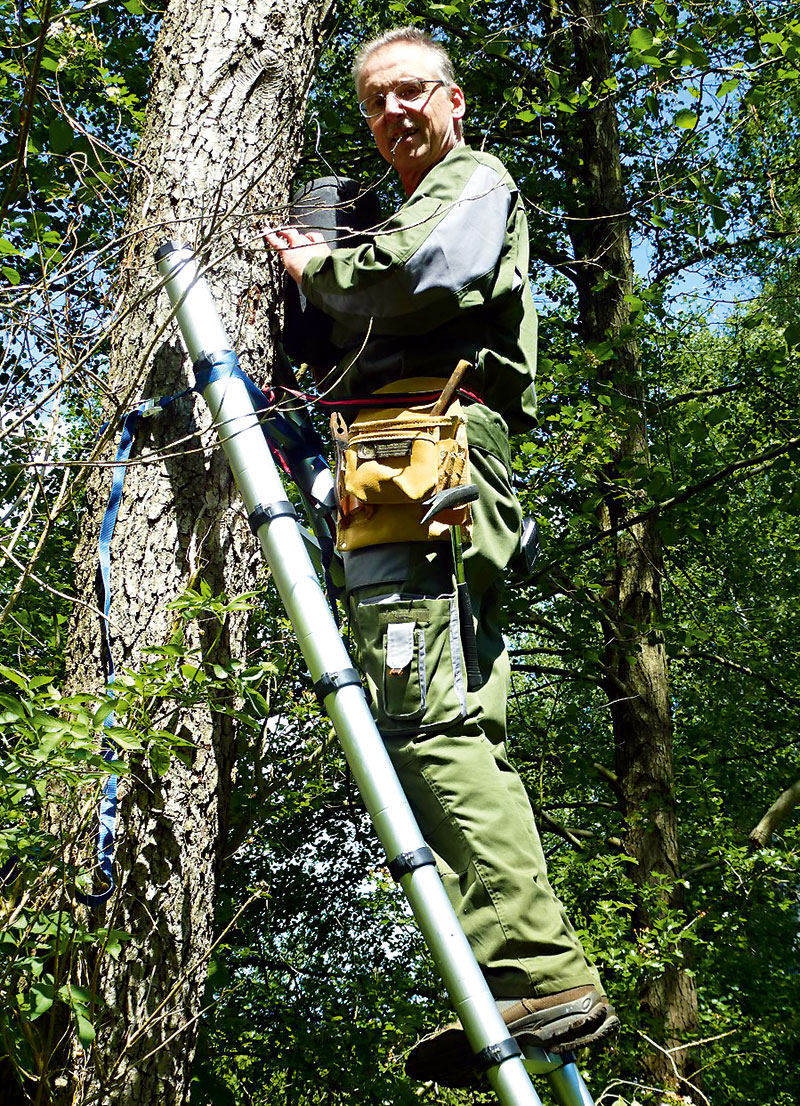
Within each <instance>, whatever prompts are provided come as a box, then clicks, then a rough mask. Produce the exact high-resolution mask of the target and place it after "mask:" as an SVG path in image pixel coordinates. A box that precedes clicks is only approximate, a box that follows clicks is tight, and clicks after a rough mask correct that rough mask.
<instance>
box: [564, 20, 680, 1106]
mask: <svg viewBox="0 0 800 1106" xmlns="http://www.w3.org/2000/svg"><path fill="white" fill-rule="evenodd" d="M554 8H555V6H553V5H550V4H549V3H548V4H547V5H546V7H545V19H546V20H547V22H548V24H549V26H550V27H551V29H553V30H555V29H556V19H555V10H554ZM563 11H564V16H565V17H566V18H565V21H564V23H562V32H565V34H564V37H563V38H562V41H563V42H565V44H566V43H569V45H565V47H564V49H565V51H567V53H566V55H565V58H564V61H565V63H566V65H567V66H568V67H569V69H570V70H571V72H572V75H573V78H574V81H575V85H576V87H577V86H579V85H583V87H584V88H587V87H588V88H590V89H591V90H592V92H593V93H594V94H595V96H596V100H595V102H594V103H593V104H591V106H586V105H583V106H581V107H579V108H578V111H577V113H576V115H575V116H573V117H571V119H572V121H569V122H567V123H566V124H565V126H564V132H563V134H564V141H563V146H562V153H563V155H564V157H565V159H566V162H567V164H568V165H569V166H570V167H571V173H572V178H573V179H572V181H571V182H570V184H571V190H570V196H571V197H572V198H571V201H570V211H569V214H570V215H573V216H575V218H574V219H572V220H570V221H569V223H568V227H569V234H570V237H571V242H572V247H573V251H574V256H575V259H576V262H577V265H576V267H575V272H576V273H577V274H578V275H577V277H576V283H577V287H578V296H579V311H580V327H581V333H582V337H583V339H584V340H585V342H586V343H587V345H589V347H590V348H591V344H592V343H600V342H605V341H609V340H610V341H611V342H612V343H613V347H614V356H613V358H612V359H611V360H609V361H608V362H606V363H605V365H604V366H603V374H602V376H601V383H602V384H603V385H605V386H610V387H611V388H613V390H614V391H615V392H616V394H617V396H622V397H626V400H627V410H626V413H625V419H624V426H623V429H622V430H621V432H620V435H619V440H618V443H617V450H616V455H615V456H614V458H613V460H612V461H611V462H610V463H609V464H608V465H607V466H606V467H605V469H604V471H603V472H602V473H600V474H599V478H600V482H601V490H602V491H603V497H602V504H601V507H600V524H601V527H602V528H603V529H604V530H606V531H608V533H609V543H610V546H611V549H612V551H613V555H612V559H611V568H610V570H609V572H608V576H607V580H606V590H605V596H604V601H603V603H602V607H601V616H600V617H601V624H602V630H603V635H604V641H605V655H604V664H605V671H606V672H607V673H608V676H607V678H606V680H605V685H604V690H605V691H606V693H607V695H608V700H609V703H610V711H611V720H612V729H613V737H614V756H615V772H616V778H617V795H618V798H619V802H620V805H621V809H622V814H623V817H624V820H625V826H626V833H625V841H624V847H625V852H626V853H627V854H628V855H630V856H632V857H633V858H634V859H635V862H636V863H635V864H634V865H632V867H631V874H632V877H633V879H634V880H635V881H636V882H637V883H638V884H639V885H640V886H641V887H642V888H645V887H658V886H659V883H660V881H661V880H662V879H663V881H664V889H663V890H661V891H660V893H659V894H660V898H661V900H662V901H663V902H664V904H665V905H666V906H667V907H669V908H678V909H680V907H681V905H682V900H681V893H680V889H679V888H675V887H674V882H675V879H676V877H677V875H678V872H679V870H680V869H679V863H678V860H679V856H678V823H677V812H676V805H675V794H674V775H673V757H672V738H673V729H672V713H671V705H670V684H669V674H668V671H667V659H666V653H665V649H664V643H663V640H662V636H661V634H660V632H659V631H658V629H657V628H656V627H657V626H658V624H659V622H660V615H661V592H660V580H661V572H662V550H661V544H660V540H659V537H658V533H657V531H656V528H655V523H654V520H648V521H646V522H643V523H639V524H637V525H635V526H629V525H628V520H629V519H630V517H631V516H632V515H634V514H636V513H637V502H636V495H635V493H631V492H630V491H629V490H627V489H626V487H625V481H624V477H622V474H623V473H624V472H625V471H629V470H630V465H631V462H634V463H635V464H636V465H639V466H647V465H648V464H649V449H648V438H647V435H648V427H647V421H646V418H645V413H644V403H643V401H644V390H643V384H642V379H641V349H640V346H639V343H638V341H637V339H636V337H635V334H633V333H631V328H630V321H631V320H630V309H629V305H628V303H627V302H626V300H625V298H624V297H625V296H626V295H628V294H630V293H632V292H633V276H634V268H633V261H632V257H631V243H630V236H629V230H628V218H627V215H626V212H627V209H628V204H627V200H626V196H625V189H624V183H623V174H622V166H621V160H620V141H619V127H618V120H617V114H616V109H615V105H614V101H613V98H612V96H611V95H610V94H609V93H608V91H607V88H608V86H606V85H604V81H606V79H607V78H610V77H612V76H613V73H612V69H611V64H610V59H609V54H608V47H607V43H606V40H605V37H604V32H603V15H602V10H601V6H600V5H599V4H598V3H596V0H567V3H566V4H565V5H564V9H563ZM584 82H588V84H586V85H584ZM621 477H622V478H621ZM633 924H634V929H635V932H636V934H639V935H642V934H643V933H644V932H645V931H646V930H647V928H648V926H649V916H648V910H647V907H646V906H645V897H644V896H643V898H642V899H641V900H640V903H639V906H638V909H637V911H636V914H635V916H634V922H633ZM641 1001H642V1007H643V1009H644V1010H645V1011H646V1012H647V1013H648V1014H649V1015H650V1018H651V1022H652V1024H651V1032H652V1035H653V1037H654V1039H655V1040H656V1041H657V1042H658V1043H659V1044H660V1045H662V1046H663V1047H665V1048H671V1047H673V1046H675V1045H678V1044H680V1043H681V1042H683V1041H685V1040H686V1039H687V1037H689V1036H690V1035H691V1034H692V1033H693V1031H694V1030H695V1029H696V1027H697V996H696V991H695V987H694V983H693V981H692V979H691V977H690V976H688V975H687V974H686V973H685V972H684V971H683V970H682V968H680V967H674V966H669V967H667V969H666V970H665V971H664V972H663V973H661V974H659V975H657V976H652V977H649V978H648V979H647V980H646V982H645V984H644V988H643V992H642V994H641ZM646 1065H647V1073H646V1075H647V1079H648V1081H649V1082H652V1083H655V1084H656V1085H658V1086H661V1087H665V1088H674V1089H680V1090H681V1091H682V1092H683V1093H684V1094H685V1093H686V1091H687V1087H686V1084H685V1082H684V1081H683V1078H682V1077H685V1076H686V1075H688V1074H690V1073H691V1071H692V1069H693V1066H694V1065H693V1060H692V1058H691V1056H690V1055H689V1054H688V1053H687V1052H686V1051H678V1052H676V1053H674V1054H673V1055H672V1058H670V1057H668V1056H666V1055H665V1054H664V1053H663V1052H659V1051H653V1052H650V1053H649V1054H648V1056H647V1059H646Z"/></svg>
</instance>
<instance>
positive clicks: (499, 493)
mask: <svg viewBox="0 0 800 1106" xmlns="http://www.w3.org/2000/svg"><path fill="white" fill-rule="evenodd" d="M498 452H499V451H498ZM470 465H471V469H470V471H471V480H472V482H473V483H475V484H477V486H478V489H479V492H480V498H479V499H478V502H477V504H476V505H475V507H474V523H473V538H472V543H471V545H470V546H469V548H468V549H467V550H465V557H464V561H465V570H466V576H467V581H468V583H469V588H470V593H471V598H472V605H473V615H474V622H475V628H476V640H477V646H478V655H479V660H480V665H481V672H482V675H483V679H484V683H483V686H482V687H481V688H480V689H479V690H478V691H475V692H470V691H467V690H466V676H465V672H464V667H463V658H462V652H461V645H460V637H459V627H458V610H457V603H456V599H455V596H454V587H453V580H452V556H451V551H450V546H449V543H440V542H437V543H429V544H425V543H414V544H411V543H409V544H405V545H397V546H375V547H373V548H372V549H366V550H359V551H358V555H357V556H355V557H354V556H352V555H351V556H350V557H347V558H346V576H347V588H348V598H349V609H350V618H351V622H352V625H353V628H354V633H355V637H356V648H357V653H358V655H359V660H360V664H361V666H362V669H363V671H364V673H365V675H366V679H367V685H368V690H369V694H370V698H371V703H372V710H373V713H374V715H375V719H376V722H377V725H378V728H379V730H380V732H381V734H382V736H383V739H384V741H385V743H386V747H387V749H388V751H389V754H390V756H391V759H392V762H393V764H394V766H395V769H396V771H397V773H398V775H399V777H400V782H401V784H402V786H403V788H404V790H405V793H406V795H407V797H408V801H409V803H410V805H411V808H412V810H413V811H414V814H415V816H416V818H417V820H418V822H419V825H420V829H421V831H422V834H423V836H424V838H425V840H426V841H427V842H428V844H429V845H430V847H431V848H432V849H433V851H434V853H435V854H436V858H437V865H438V868H439V871H440V873H441V875H442V878H443V880H444V883H445V887H446V889H447V893H448V895H449V897H450V900H451V902H452V903H453V906H454V908H455V910H456V913H457V915H458V918H459V921H460V922H461V925H462V926H463V928H464V932H465V933H466V936H467V938H468V940H469V942H470V945H471V946H472V948H473V950H474V952H475V956H476V958H477V960H478V963H479V964H480V966H481V968H482V970H483V972H484V974H485V976H486V979H487V981H488V983H489V986H490V988H491V990H492V992H493V994H494V995H495V997H497V998H521V997H533V996H537V995H546V994H553V993H555V992H558V991H562V990H566V989H568V988H571V987H578V986H582V985H584V984H594V985H595V986H596V987H598V988H600V981H599V978H598V976H597V973H596V971H595V969H594V968H593V967H592V966H591V965H589V964H588V963H587V961H586V958H585V955H584V952H583V949H582V947H581V944H580V941H579V940H578V938H577V936H576V934H575V932H574V930H573V929H572V927H571V925H570V924H569V922H568V920H567V918H566V916H565V914H564V910H563V907H562V906H561V903H560V902H559V901H558V899H557V898H556V896H555V894H554V892H553V890H552V888H551V886H550V884H549V882H548V879H547V872H546V864H545V859H544V855H543V853H542V847H541V844H540V842H539V835H538V833H537V830H536V826H535V824H534V819H533V812H532V810H531V807H530V803H529V801H528V797H527V794H526V792H525V788H524V786H523V784H522V781H521V780H520V778H519V776H518V774H517V773H516V771H515V770H514V769H513V768H512V767H511V765H510V764H509V761H508V759H507V755H506V700H507V695H508V687H509V679H510V666H509V660H508V654H507V651H506V648H505V644H504V641H503V636H502V634H501V632H500V627H499V623H498V613H499V605H500V592H501V584H502V574H503V570H504V569H505V567H506V565H507V564H508V561H509V559H510V558H511V557H512V556H513V555H514V553H515V551H516V550H517V548H518V546H519V535H520V523H521V511H520V507H519V504H518V502H517V500H516V497H515V496H514V494H513V492H512V490H511V486H510V478H509V472H508V468H507V466H506V463H505V462H504V460H503V459H501V456H499V455H497V453H492V452H489V451H488V450H484V449H475V448H471V449H470Z"/></svg>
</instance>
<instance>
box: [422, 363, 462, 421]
mask: <svg viewBox="0 0 800 1106" xmlns="http://www.w3.org/2000/svg"><path fill="white" fill-rule="evenodd" d="M471 368H472V365H471V363H470V362H469V361H459V362H458V364H457V365H456V367H455V368H454V369H453V371H452V373H451V374H450V379H449V380H448V381H447V383H446V384H445V386H444V388H442V394H441V395H440V396H439V398H438V399H437V400H436V402H435V403H434V405H433V409H432V410H431V414H432V415H443V414H444V413H445V411H446V410H447V407H448V404H449V403H450V400H451V399H452V398H453V395H454V394H455V390H456V388H457V387H458V386H459V384H460V383H461V378H462V377H463V375H464V373H465V372H466V371H467V369H471Z"/></svg>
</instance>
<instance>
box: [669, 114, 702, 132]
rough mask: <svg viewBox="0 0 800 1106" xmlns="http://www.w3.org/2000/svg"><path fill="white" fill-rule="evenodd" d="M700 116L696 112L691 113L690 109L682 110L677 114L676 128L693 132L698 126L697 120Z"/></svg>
mask: <svg viewBox="0 0 800 1106" xmlns="http://www.w3.org/2000/svg"><path fill="white" fill-rule="evenodd" d="M698 118H699V116H698V114H697V112H696V111H690V110H689V109H688V108H681V110H680V111H679V112H676V113H675V126H676V127H681V128H682V129H683V130H685V131H690V130H693V129H694V128H695V127H696V126H697V120H698Z"/></svg>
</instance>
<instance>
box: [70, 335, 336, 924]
mask: <svg viewBox="0 0 800 1106" xmlns="http://www.w3.org/2000/svg"><path fill="white" fill-rule="evenodd" d="M194 372H195V386H194V388H187V389H185V390H184V391H183V392H179V393H178V394H177V395H173V396H162V397H160V398H159V399H154V400H144V401H143V402H142V403H140V404H139V405H138V406H137V407H135V408H134V409H133V410H132V411H129V412H128V414H127V415H126V416H125V418H124V420H123V423H122V433H121V435H120V440H119V445H118V446H117V455H116V458H115V461H114V468H113V475H112V480H111V491H110V493H109V496H108V503H107V504H106V510H105V514H104V515H103V522H102V525H101V527H100V539H99V541H98V590H99V599H100V607H101V616H100V626H101V640H102V652H103V661H104V664H105V668H106V678H107V685H108V697H109V699H110V700H111V701H113V700H114V690H113V684H114V678H115V669H114V658H113V656H112V653H111V642H110V630H109V617H110V613H111V540H112V538H113V537H114V529H115V527H116V524H117V515H118V514H119V507H120V503H121V501H122V491H123V487H124V484H125V475H126V473H127V469H128V460H129V459H130V455H131V450H132V449H133V445H134V442H135V441H136V435H137V433H138V431H139V427H140V426H141V422H142V419H143V418H144V417H145V416H146V415H147V414H148V413H149V412H151V411H153V410H155V409H156V408H158V409H161V410H163V409H164V408H165V407H168V406H169V404H171V403H173V402H174V401H175V400H176V399H181V398H182V397H183V396H185V395H188V394H189V393H191V392H193V391H195V392H203V391H205V389H206V388H207V387H208V385H209V384H212V383H214V382H215V381H217V380H226V379H230V378H233V379H235V380H240V381H241V382H242V383H243V384H244V385H245V387H246V389H247V394H248V395H249V397H250V399H251V400H252V402H253V406H254V407H255V409H256V410H257V411H258V412H267V411H268V412H269V418H268V419H265V420H264V421H263V423H262V427H263V430H264V436H265V437H266V439H267V443H268V445H269V447H270V449H271V451H272V453H273V454H274V456H275V457H276V459H277V460H278V462H279V463H280V465H281V467H282V468H283V470H284V471H285V472H286V473H287V475H289V476H291V477H292V478H293V479H294V480H295V483H297V484H298V487H299V488H300V492H301V494H302V495H303V498H304V500H305V501H306V504H307V505H308V503H309V500H310V499H311V498H312V497H311V495H310V488H309V487H303V486H302V484H300V483H299V482H298V480H297V473H299V472H300V471H302V467H301V465H300V463H299V462H301V461H310V462H311V466H310V470H311V472H312V473H313V474H314V475H316V473H318V472H320V471H321V470H322V469H323V468H325V467H327V462H326V461H325V458H324V456H323V453H324V449H325V447H324V445H323V442H322V439H321V438H320V436H319V434H318V433H317V432H316V430H315V429H314V427H313V425H312V424H311V421H310V420H309V419H308V418H305V419H303V418H300V419H298V420H295V419H292V418H288V417H287V416H286V415H284V414H283V413H281V412H280V411H277V410H276V409H275V406H274V403H275V401H274V397H273V396H271V395H270V396H268V395H266V394H265V393H264V392H263V391H262V390H261V389H260V388H258V387H257V386H256V385H255V384H254V383H253V381H252V380H251V379H250V377H249V376H248V375H247V374H246V373H245V372H244V371H243V370H242V368H241V367H240V365H239V361H238V358H237V356H236V354H235V352H234V351H233V350H221V351H219V352H217V353H213V354H206V355H204V356H203V357H201V358H200V359H199V360H198V361H197V362H196V364H195V365H194ZM313 508H314V505H313V503H312V504H311V507H310V512H311V514H312V515H313V516H314V517H319V512H316V513H315V512H314V509H313ZM330 525H331V527H332V525H333V523H332V521H331V523H330ZM317 538H318V540H319V542H320V548H321V550H322V557H323V565H324V568H325V576H326V581H327V584H328V591H329V593H330V594H331V595H335V594H336V593H337V590H338V589H336V588H335V587H334V585H333V583H332V581H331V579H330V572H329V567H330V562H331V559H332V557H333V554H334V541H333V531H332V530H331V533H330V534H326V533H325V532H322V531H320V530H319V529H318V530H317ZM331 606H332V607H333V608H334V612H335V604H333V603H332V604H331ZM103 725H104V729H109V728H110V727H111V726H113V725H114V712H113V711H112V712H111V713H110V714H109V715H108V717H107V718H106V720H105V722H104V724H103ZM102 756H103V759H104V760H106V761H109V762H110V761H113V760H114V757H115V750H114V746H113V745H112V743H111V741H110V740H109V739H108V738H107V737H104V739H103V747H102ZM98 817H99V827H98V834H97V861H98V867H99V869H100V871H101V873H102V875H103V878H104V879H105V880H106V883H107V885H106V887H105V888H104V889H103V890H102V891H100V892H99V893H97V894H85V893H83V892H81V891H79V892H77V898H78V899H79V901H80V902H82V903H84V904H85V905H86V906H92V907H93V906H100V905H101V904H102V903H104V902H106V901H107V900H108V899H109V898H110V897H111V895H112V893H113V891H114V874H113V862H114V835H115V827H116V817H117V776H116V775H110V776H108V777H107V779H106V781H105V783H104V785H103V789H102V791H101V793H100V807H99V815H98Z"/></svg>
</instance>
